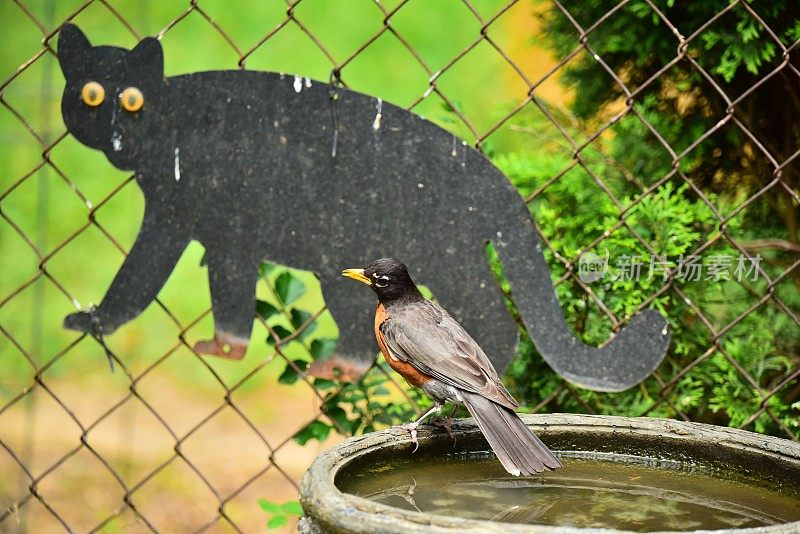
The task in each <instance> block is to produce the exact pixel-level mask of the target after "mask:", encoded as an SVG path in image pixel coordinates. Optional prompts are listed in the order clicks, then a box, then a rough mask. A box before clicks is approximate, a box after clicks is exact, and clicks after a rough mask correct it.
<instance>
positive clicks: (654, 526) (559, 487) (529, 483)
mask: <svg viewBox="0 0 800 534" xmlns="http://www.w3.org/2000/svg"><path fill="white" fill-rule="evenodd" d="M561 460H562V462H563V464H564V467H563V468H561V469H559V470H556V471H552V472H547V473H544V474H542V475H539V476H535V477H527V478H517V477H513V476H511V475H508V474H507V473H506V472H505V471H504V470H503V468H502V466H501V465H500V462H498V461H497V459H496V458H495V457H494V456H493V455H491V454H486V453H469V454H452V455H447V456H444V457H442V456H439V457H438V458H431V457H417V458H413V457H408V456H406V455H402V456H399V457H394V458H392V459H391V460H388V461H385V462H383V463H381V462H378V463H372V464H371V465H369V466H361V467H360V468H358V469H352V468H351V469H345V470H343V471H341V472H340V473H339V474H338V475H337V477H336V486H337V487H339V489H341V490H342V491H344V492H347V493H351V494H355V495H358V496H360V497H364V498H367V499H370V500H373V501H376V502H380V503H383V504H386V505H389V506H392V507H397V508H404V509H407V510H416V511H420V512H429V513H434V514H441V515H447V516H451V517H452V516H457V517H463V518H469V519H483V520H491V521H505V522H510V523H528V524H537V525H554V526H572V527H595V528H613V529H620V530H631V531H636V532H652V531H656V530H680V531H690V530H699V529H709V530H710V529H735V528H747V527H758V526H765V525H774V524H781V523H788V522H792V521H800V484H798V481H794V482H792V481H786V483H785V484H781V483H776V482H775V481H774V480H772V481H769V482H767V481H766V480H760V479H759V478H758V477H755V476H753V473H748V474H746V475H745V474H739V473H729V472H720V470H719V469H713V468H710V467H707V466H703V465H701V464H687V463H682V462H678V461H673V460H664V461H659V460H654V459H651V458H643V457H636V456H622V455H603V454H599V453H585V452H584V453H574V454H570V453H563V454H562V457H561Z"/></svg>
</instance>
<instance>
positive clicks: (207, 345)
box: [194, 332, 250, 360]
mask: <svg viewBox="0 0 800 534" xmlns="http://www.w3.org/2000/svg"><path fill="white" fill-rule="evenodd" d="M249 342H250V340H249V339H244V338H240V337H237V336H234V335H232V334H227V333H226V332H218V333H217V335H216V337H215V338H214V339H208V340H205V341H198V342H197V343H195V345H194V350H195V352H198V353H200V354H208V355H209V356H219V357H220V358H225V359H228V360H241V359H242V358H244V355H245V353H246V352H247V345H248V343H249Z"/></svg>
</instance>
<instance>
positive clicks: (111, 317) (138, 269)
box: [64, 208, 189, 335]
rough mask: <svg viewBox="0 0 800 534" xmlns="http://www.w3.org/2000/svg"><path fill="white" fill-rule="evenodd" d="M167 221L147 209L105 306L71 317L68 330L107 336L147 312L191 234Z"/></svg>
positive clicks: (68, 320) (66, 321) (156, 211)
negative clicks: (145, 310) (146, 309)
mask: <svg viewBox="0 0 800 534" xmlns="http://www.w3.org/2000/svg"><path fill="white" fill-rule="evenodd" d="M167 220H168V219H167V217H164V216H160V215H159V212H158V210H157V209H150V210H148V209H147V208H145V213H144V219H143V221H142V228H141V230H139V235H138V236H137V237H136V241H135V242H134V243H133V247H131V250H130V252H129V253H128V256H127V257H126V258H125V261H124V262H123V263H122V267H120V269H119V272H117V275H116V276H115V277H114V281H113V282H111V287H109V289H108V291H107V292H106V296H105V297H103V301H102V303H101V304H100V305H99V306H98V307H97V308H94V309H92V310H90V311H81V312H77V313H73V314H71V315H68V316H67V317H66V318H65V319H64V327H65V328H68V329H70V330H77V331H79V332H86V333H95V334H99V335H107V334H110V333H112V332H113V331H114V330H116V329H117V328H119V327H120V326H122V325H123V324H125V323H127V322H128V321H130V320H131V319H134V318H135V317H137V316H138V315H139V314H140V313H142V312H143V311H144V309H145V308H146V307H147V306H148V305H149V304H150V303H151V302H152V301H153V300H154V299H155V298H156V296H158V292H159V291H160V290H161V288H162V287H163V285H164V283H165V282H166V281H167V278H169V275H170V273H171V272H172V269H173V267H175V264H176V263H177V262H178V259H179V258H180V257H181V254H182V253H183V250H184V249H185V248H186V245H187V244H188V243H189V236H188V232H187V231H185V229H184V228H181V227H177V226H176V225H173V224H169V223H168V222H167Z"/></svg>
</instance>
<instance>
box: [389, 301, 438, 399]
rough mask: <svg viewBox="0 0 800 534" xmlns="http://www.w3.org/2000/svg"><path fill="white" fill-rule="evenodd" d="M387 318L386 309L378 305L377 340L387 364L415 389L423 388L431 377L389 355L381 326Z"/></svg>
mask: <svg viewBox="0 0 800 534" xmlns="http://www.w3.org/2000/svg"><path fill="white" fill-rule="evenodd" d="M387 317H388V315H387V313H386V308H384V307H383V304H378V308H377V309H376V310H375V339H377V340H378V346H379V347H380V349H381V352H382V353H383V357H384V358H386V363H388V364H389V367H391V368H392V369H394V370H395V371H397V374H399V375H400V376H402V377H403V378H405V379H406V382H408V383H409V384H411V385H412V386H415V387H422V385H423V384H425V383H426V382H428V381H429V380H431V377H430V376H428V375H426V374H424V373H422V372H420V371H419V370H418V369H417V368H416V367H414V366H413V365H411V364H410V363H408V362H404V361H402V360H399V359H397V358H395V357H394V356H392V355H391V354H390V353H389V348H388V347H387V346H386V341H385V340H384V339H383V332H381V324H383V322H384V321H385V320H386V318H387Z"/></svg>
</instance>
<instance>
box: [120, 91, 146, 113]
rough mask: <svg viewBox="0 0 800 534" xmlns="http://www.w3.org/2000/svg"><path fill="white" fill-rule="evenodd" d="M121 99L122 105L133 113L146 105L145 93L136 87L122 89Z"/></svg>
mask: <svg viewBox="0 0 800 534" xmlns="http://www.w3.org/2000/svg"><path fill="white" fill-rule="evenodd" d="M119 99H120V102H122V107H123V108H125V110H126V111H130V112H131V113H135V112H137V111H139V110H140V109H142V106H144V95H143V94H142V92H141V91H140V90H138V89H137V88H136V87H128V88H127V89H125V90H124V91H122V94H121V95H119Z"/></svg>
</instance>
